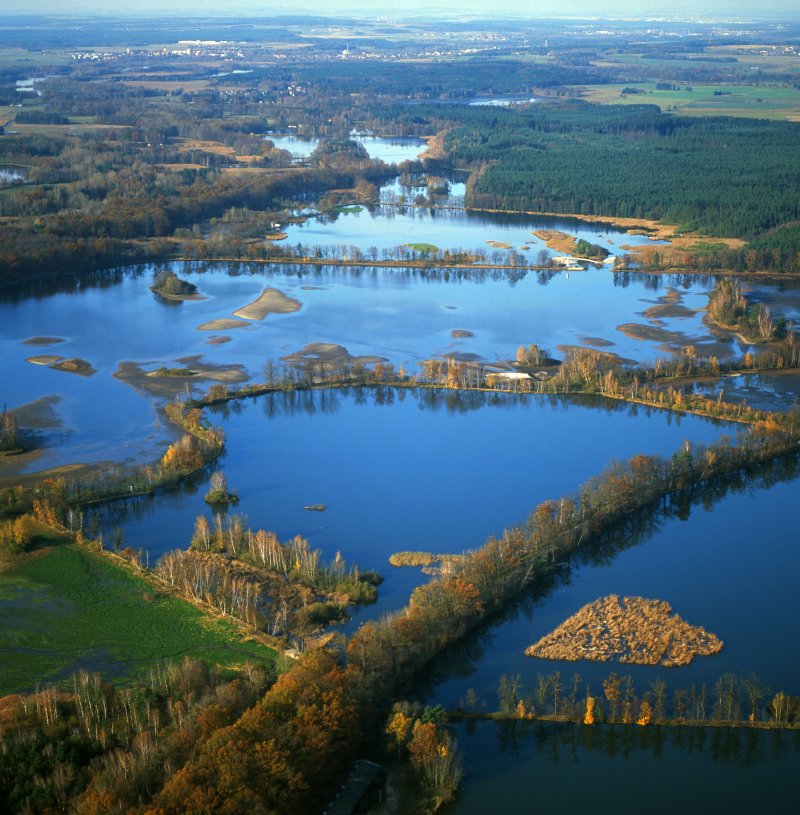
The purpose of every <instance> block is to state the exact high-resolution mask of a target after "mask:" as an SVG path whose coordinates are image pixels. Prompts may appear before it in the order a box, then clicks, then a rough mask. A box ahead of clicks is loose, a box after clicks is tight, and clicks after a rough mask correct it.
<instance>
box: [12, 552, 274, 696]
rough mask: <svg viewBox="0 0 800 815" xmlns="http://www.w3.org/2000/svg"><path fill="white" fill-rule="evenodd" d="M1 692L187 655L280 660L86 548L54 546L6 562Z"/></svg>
mask: <svg viewBox="0 0 800 815" xmlns="http://www.w3.org/2000/svg"><path fill="white" fill-rule="evenodd" d="M0 615H1V618H2V627H1V628H0V695H2V694H7V693H13V692H16V691H20V690H25V689H29V688H31V687H32V686H34V685H35V684H38V683H45V682H52V681H58V680H60V679H63V678H66V677H67V676H69V674H70V673H72V672H73V671H76V670H78V669H79V668H81V667H85V668H90V669H91V668H93V667H95V668H97V669H99V668H101V667H102V668H103V670H105V671H107V670H108V667H109V665H111V664H113V666H114V671H115V675H114V679H115V680H118V681H122V682H126V681H130V680H133V679H135V678H136V677H138V676H142V675H143V674H144V673H146V672H147V671H148V669H149V668H150V667H151V666H152V665H153V664H154V663H155V662H158V661H160V660H164V659H180V658H182V657H183V656H185V655H186V656H191V657H193V658H198V659H202V660H204V661H206V662H208V663H210V664H220V665H223V666H233V665H236V664H239V663H242V662H245V661H247V660H258V661H260V662H270V663H271V662H272V660H273V658H274V652H273V651H271V650H269V649H268V648H265V647H263V646H261V645H259V644H256V643H253V642H243V641H241V639H240V638H239V637H238V635H237V634H236V631H235V629H234V628H233V627H232V626H230V625H229V624H227V623H225V622H223V621H220V620H215V619H210V618H208V617H207V616H206V615H204V614H203V613H201V612H200V611H198V610H197V609H195V608H193V607H192V606H191V605H189V604H188V603H186V602H183V601H182V600H179V599H178V598H176V597H171V596H169V595H165V594H161V593H158V592H156V591H154V589H153V588H152V586H150V585H149V584H148V583H147V582H145V581H144V580H143V579H141V578H139V577H137V576H136V575H133V574H131V573H130V572H128V571H127V570H126V569H125V568H123V567H118V566H116V565H115V564H113V563H110V562H109V561H108V560H106V559H104V558H103V557H101V556H100V555H97V554H95V553H93V552H90V551H88V550H87V549H86V548H84V547H81V546H78V545H76V544H60V545H52V546H47V547H45V548H43V549H39V550H36V551H34V552H31V553H29V554H25V555H20V556H16V557H13V558H7V559H6V560H5V562H4V563H3V564H2V566H0Z"/></svg>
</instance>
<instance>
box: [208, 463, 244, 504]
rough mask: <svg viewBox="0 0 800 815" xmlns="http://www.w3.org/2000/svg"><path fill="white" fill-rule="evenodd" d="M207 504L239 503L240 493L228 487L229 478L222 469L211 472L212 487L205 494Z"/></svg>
mask: <svg viewBox="0 0 800 815" xmlns="http://www.w3.org/2000/svg"><path fill="white" fill-rule="evenodd" d="M204 500H205V502H206V503H207V504H238V503H239V495H238V494H237V493H236V491H235V490H231V489H230V488H229V487H228V479H227V478H226V477H225V473H223V472H222V471H221V470H216V471H215V472H213V473H211V484H210V489H209V490H208V492H207V493H206V494H205V496H204Z"/></svg>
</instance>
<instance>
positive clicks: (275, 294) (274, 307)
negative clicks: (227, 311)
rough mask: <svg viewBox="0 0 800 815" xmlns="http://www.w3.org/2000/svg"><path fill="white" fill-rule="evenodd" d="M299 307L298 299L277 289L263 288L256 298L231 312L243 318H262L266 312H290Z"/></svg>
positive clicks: (300, 304)
mask: <svg viewBox="0 0 800 815" xmlns="http://www.w3.org/2000/svg"><path fill="white" fill-rule="evenodd" d="M301 307H302V303H301V302H300V301H299V300H295V299H294V298H293V297H288V296H287V295H285V294H284V293H283V292H282V291H278V289H264V291H263V292H261V294H260V295H259V297H258V299H257V300H253V302H252V303H248V305H246V306H244V307H243V308H240V309H238V310H237V311H234V312H233V313H234V314H235V315H236V316H237V317H242V318H244V319H245V320H263V319H264V317H266V316H267V315H268V314H291V313H292V312H294V311H300V308H301Z"/></svg>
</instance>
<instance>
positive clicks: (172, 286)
mask: <svg viewBox="0 0 800 815" xmlns="http://www.w3.org/2000/svg"><path fill="white" fill-rule="evenodd" d="M150 290H151V291H153V292H155V293H156V294H158V295H160V296H161V297H165V298H166V299H167V300H200V299H201V297H200V295H199V294H198V293H197V286H195V285H194V283H190V282H189V281H188V280H183V279H181V278H180V277H178V275H176V274H175V272H172V271H165V272H159V273H158V274H157V275H156V276H155V279H154V280H153V285H152V286H150Z"/></svg>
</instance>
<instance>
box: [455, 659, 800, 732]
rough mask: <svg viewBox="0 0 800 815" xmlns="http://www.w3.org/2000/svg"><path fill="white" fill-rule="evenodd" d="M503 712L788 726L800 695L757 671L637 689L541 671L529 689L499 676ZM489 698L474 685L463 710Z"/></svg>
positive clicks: (624, 682)
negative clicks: (594, 686) (682, 684)
mask: <svg viewBox="0 0 800 815" xmlns="http://www.w3.org/2000/svg"><path fill="white" fill-rule="evenodd" d="M497 697H498V701H499V712H500V713H501V714H502V715H504V716H512V717H516V718H520V719H525V718H528V719H530V718H541V717H546V718H547V717H552V718H557V719H561V720H567V721H574V722H580V723H583V724H599V723H601V722H608V723H623V724H634V723H636V724H639V725H648V724H675V723H678V722H679V723H681V724H728V725H742V724H751V725H758V726H769V725H774V726H780V727H786V726H789V725H793V724H798V723H800V697H797V696H789V695H788V694H786V693H785V692H784V691H780V690H779V691H773V690H771V689H770V688H769V687H768V686H766V685H765V684H764V683H762V682H761V680H760V679H759V678H758V677H757V676H756V675H755V674H747V675H743V676H736V675H734V674H732V673H725V674H723V675H722V676H720V677H719V678H718V679H717V681H716V682H714V683H713V684H711V685H706V684H705V683H700V684H692V685H690V686H689V687H688V688H683V687H674V688H670V686H668V685H667V683H666V682H665V681H664V680H663V679H661V678H660V677H659V678H656V679H654V680H653V681H652V682H649V683H648V684H647V687H646V689H644V690H638V689H637V688H636V684H635V682H634V680H633V678H632V677H631V676H630V675H624V676H619V675H617V673H616V672H614V673H611V674H609V675H608V676H607V677H606V678H605V679H603V680H602V681H601V683H600V687H598V688H597V689H596V690H595V692H594V693H593V692H592V689H591V688H590V687H589V686H588V685H587V684H586V683H585V681H584V679H583V677H582V676H581V675H580V674H579V673H574V674H572V676H570V677H562V676H561V672H560V671H553V672H552V673H549V674H537V677H536V684H535V687H534V688H533V689H532V690H528V689H527V688H526V687H525V686H524V684H523V681H522V678H521V676H520V675H519V674H513V675H511V676H508V675H506V674H503V675H502V676H501V677H500V680H499V683H498V687H497ZM486 708H487V703H486V700H481V699H480V697H479V696H478V694H477V692H476V691H475V689H474V688H470V689H468V690H467V692H466V693H465V694H464V696H463V697H462V699H461V700H460V703H459V709H460V712H463V713H466V714H470V715H486V713H485V711H486Z"/></svg>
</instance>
